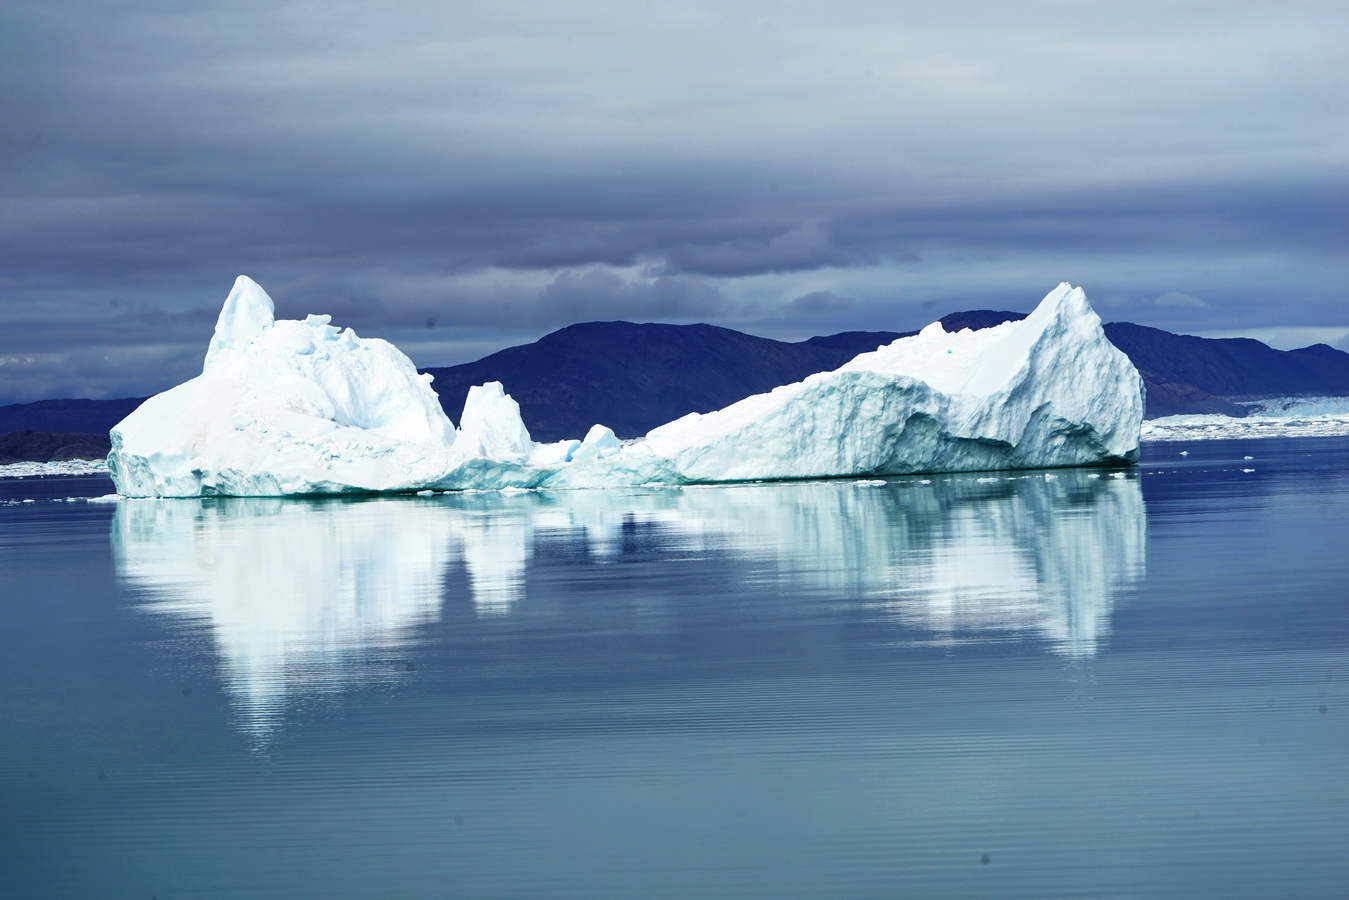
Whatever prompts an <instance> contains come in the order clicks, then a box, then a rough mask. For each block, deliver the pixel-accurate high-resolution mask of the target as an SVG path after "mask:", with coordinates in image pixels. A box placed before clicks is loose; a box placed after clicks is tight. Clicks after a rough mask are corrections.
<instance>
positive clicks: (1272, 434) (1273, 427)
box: [1142, 413, 1349, 441]
mask: <svg viewBox="0 0 1349 900" xmlns="http://www.w3.org/2000/svg"><path fill="white" fill-rule="evenodd" d="M1341 435H1349V413H1339V414H1322V415H1300V416H1293V415H1256V416H1246V417H1245V418H1241V419H1236V418H1233V417H1231V416H1166V417H1164V418H1160V419H1149V420H1148V421H1146V422H1144V423H1143V429H1142V437H1143V440H1144V441H1200V440H1222V439H1229V438H1262V437H1263V438H1276V437H1279V438H1282V437H1337V436H1341Z"/></svg>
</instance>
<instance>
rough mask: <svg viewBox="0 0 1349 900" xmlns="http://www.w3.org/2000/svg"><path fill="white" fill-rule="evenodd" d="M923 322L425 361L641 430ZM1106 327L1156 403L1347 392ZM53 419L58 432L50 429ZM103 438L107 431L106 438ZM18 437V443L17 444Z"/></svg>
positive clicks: (47, 409)
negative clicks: (792, 335) (780, 336)
mask: <svg viewBox="0 0 1349 900" xmlns="http://www.w3.org/2000/svg"><path fill="white" fill-rule="evenodd" d="M1021 318H1024V314H1023V313H1016V312H1007V311H995V310H972V311H968V312H959V313H952V314H951V315H948V316H944V317H943V318H942V319H941V322H942V327H944V328H945V329H946V330H947V331H958V330H959V329H961V328H976V329H977V328H987V327H991V326H993V325H997V324H1000V323H1002V322H1005V321H1009V320H1013V319H1021ZM915 333H916V332H891V331H845V332H841V333H839V334H832V335H825V336H821V337H813V338H809V339H807V340H804V341H798V342H786V341H776V340H771V339H769V338H762V337H755V336H753V335H749V334H744V333H743V332H739V331H734V330H732V329H729V328H721V327H719V326H715V325H660V324H634V323H631V322H586V323H582V324H578V325H570V326H568V327H566V328H562V329H560V330H558V331H554V332H552V333H551V334H547V335H544V336H543V337H541V338H539V339H538V340H537V341H535V342H533V343H531V344H524V345H521V346H518V347H510V348H507V349H505V350H501V351H499V352H497V353H493V354H491V355H490V356H486V357H483V358H482V359H480V360H477V361H476V362H471V363H465V364H464V365H459V366H447V367H439V368H430V369H426V370H424V371H427V372H430V373H431V374H432V375H434V376H435V381H434V383H433V387H434V388H435V390H436V392H437V393H438V394H439V395H440V401H441V405H442V406H443V407H444V409H445V411H446V413H447V414H448V415H449V416H450V418H451V419H454V420H457V419H458V416H459V412H460V410H462V409H463V405H464V398H465V396H466V395H467V394H468V389H469V388H470V387H472V386H473V385H477V384H483V383H485V382H488V381H500V382H501V383H502V384H503V385H505V388H506V390H507V391H508V392H509V393H510V394H511V396H513V397H514V398H515V399H516V400H517V401H518V402H519V404H520V412H521V415H522V417H523V418H524V421H525V424H526V425H527V426H528V427H529V430H530V434H531V435H532V436H533V437H534V439H535V440H539V441H555V440H561V439H563V438H570V437H580V436H581V435H583V434H585V432H586V431H587V429H589V428H590V426H591V425H594V424H595V423H597V422H599V423H603V424H605V425H608V426H609V427H611V428H613V429H614V432H615V433H616V434H617V435H618V436H619V437H637V436H640V435H642V434H645V433H646V432H647V431H649V430H650V429H651V428H654V427H655V426H657V425H660V424H662V423H664V422H668V421H671V420H672V419H676V418H678V417H680V416H682V415H684V414H686V413H689V412H708V411H711V410H714V409H720V408H721V407H723V406H727V405H729V404H731V403H734V402H735V401H737V400H740V399H742V398H743V397H747V396H749V395H750V394H757V393H762V392H764V391H768V390H771V389H772V388H774V387H777V386H778V385H781V384H788V383H790V382H794V381H800V380H801V379H802V378H805V377H806V376H807V375H810V374H812V373H814V372H822V371H828V370H830V369H835V368H837V367H839V366H840V365H842V364H843V363H845V362H847V361H848V360H849V359H851V358H852V357H854V356H856V355H857V354H858V353H863V352H866V351H869V350H874V349H876V348H877V347H879V346H881V345H882V344H887V343H889V342H891V341H893V340H895V339H897V338H900V337H905V336H907V335H910V334H915ZM1105 333H1106V336H1107V337H1108V338H1109V339H1110V340H1111V342H1112V343H1114V344H1115V346H1117V347H1119V348H1120V349H1121V350H1123V351H1124V352H1125V353H1126V354H1127V355H1128V356H1129V358H1130V359H1131V360H1133V363H1134V365H1135V366H1137V367H1138V370H1139V372H1140V373H1142V375H1143V380H1144V382H1145V384H1146V385H1147V391H1148V396H1147V415H1148V417H1149V418H1155V417H1157V416H1166V415H1176V414H1180V413H1223V414H1226V415H1233V416H1243V415H1245V413H1246V409H1245V408H1244V407H1242V406H1239V405H1237V403H1236V402H1235V401H1239V400H1254V399H1261V398H1269V397H1292V396H1312V395H1319V396H1349V353H1344V352H1343V351H1340V350H1336V349H1335V348H1333V347H1330V346H1327V345H1325V344H1315V345H1313V346H1310V347H1303V348H1301V349H1298V350H1287V351H1284V350H1275V349H1273V348H1272V347H1269V346H1267V345H1265V344H1263V343H1261V342H1259V341H1256V340H1251V339H1249V338H1223V339H1214V338H1201V337H1193V336H1190V335H1179V334H1172V333H1171V332H1168V331H1163V330H1161V329H1158V328H1149V327H1146V326H1143V325H1135V324H1133V323H1131V322H1111V323H1109V324H1107V325H1106V326H1105ZM142 399H143V398H126V399H119V400H41V401H38V402H36V403H24V404H15V405H11V406H0V435H5V434H6V433H11V432H20V431H26V432H31V433H32V434H29V435H28V436H26V437H25V438H23V439H19V438H18V436H14V437H13V438H12V439H10V440H9V441H8V444H7V445H6V446H5V448H4V450H3V451H0V455H4V456H5V457H7V458H14V457H15V456H16V455H21V454H23V453H28V454H29V456H27V457H21V456H20V458H29V459H42V458H60V457H59V456H57V457H52V456H46V457H43V456H42V454H44V453H55V454H61V453H69V452H71V451H70V450H69V449H65V448H69V447H71V446H73V445H75V444H78V443H79V442H78V441H77V440H75V438H73V437H72V433H73V434H74V435H75V436H78V435H81V434H83V435H100V436H106V434H107V432H108V430H109V429H111V428H112V427H113V426H114V425H116V424H117V422H119V421H121V420H122V418H124V417H125V416H126V415H127V414H128V413H129V412H131V410H133V409H135V408H136V406H137V405H139V404H140V402H141V400H142ZM47 432H56V433H58V434H59V439H47V438H44V437H41V436H40V435H41V433H47ZM103 440H104V441H106V437H104V438H103ZM9 444H12V445H13V446H12V447H11V446H9Z"/></svg>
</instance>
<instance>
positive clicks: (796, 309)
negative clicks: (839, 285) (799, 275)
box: [783, 291, 860, 316]
mask: <svg viewBox="0 0 1349 900" xmlns="http://www.w3.org/2000/svg"><path fill="white" fill-rule="evenodd" d="M859 306H860V304H859V303H858V302H857V301H856V300H853V299H852V298H850V297H844V296H841V295H839V294H836V293H834V292H833V291H811V292H810V293H809V294H802V295H801V296H800V297H796V298H794V299H792V300H789V301H788V302H787V303H786V304H784V306H783V312H784V313H788V314H792V315H804V316H814V315H821V314H824V313H839V312H847V311H849V310H854V309H857V308H858V307H859Z"/></svg>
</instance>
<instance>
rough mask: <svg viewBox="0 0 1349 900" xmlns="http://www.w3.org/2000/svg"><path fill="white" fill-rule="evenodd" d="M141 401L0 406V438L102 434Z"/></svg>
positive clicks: (78, 401)
mask: <svg viewBox="0 0 1349 900" xmlns="http://www.w3.org/2000/svg"><path fill="white" fill-rule="evenodd" d="M144 402H145V398H144V397H126V398H123V399H121V400H39V401H37V402H36V403H16V404H14V405H12V406H0V434H3V433H5V432H7V431H24V430H29V431H54V432H75V433H79V434H103V435H106V434H107V433H108V432H109V431H111V430H112V426H114V425H116V424H117V423H118V422H120V421H122V420H123V419H125V418H126V417H127V415H128V414H129V413H130V412H131V411H132V410H133V409H135V408H136V407H138V406H140V405H141V404H142V403H144Z"/></svg>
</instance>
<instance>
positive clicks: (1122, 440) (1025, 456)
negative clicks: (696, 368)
mask: <svg viewBox="0 0 1349 900" xmlns="http://www.w3.org/2000/svg"><path fill="white" fill-rule="evenodd" d="M1142 419H1143V382H1142V379H1141V378H1140V377H1139V374H1138V372H1137V370H1136V369H1134V367H1133V364H1132V363H1130V362H1129V359H1128V357H1126V356H1125V355H1124V354H1123V353H1122V352H1120V351H1119V350H1118V349H1116V348H1115V347H1114V346H1113V345H1112V344H1111V343H1110V342H1109V341H1108V340H1107V339H1106V337H1105V334H1104V332H1103V331H1102V329H1101V321H1100V319H1099V318H1098V317H1097V316H1096V314H1095V312H1093V311H1092V309H1091V306H1090V305H1089V304H1088V303H1087V298H1086V296H1085V295H1084V294H1083V292H1082V290H1081V289H1080V288H1074V287H1071V286H1070V285H1068V284H1066V283H1065V284H1061V285H1059V286H1058V287H1057V288H1055V289H1054V290H1053V291H1050V292H1049V294H1048V295H1047V296H1046V297H1045V298H1044V300H1043V301H1041V303H1040V305H1039V306H1038V307H1036V309H1035V311H1034V312H1032V313H1031V314H1030V316H1028V317H1027V318H1026V319H1024V320H1022V321H1020V322H1006V323H1004V324H1002V325H999V326H997V327H994V328H987V329H983V330H980V331H970V330H968V329H967V330H963V331H959V332H955V333H948V332H946V331H945V330H943V328H942V326H941V324H940V323H937V322H934V323H933V324H931V325H929V326H928V327H927V328H925V329H923V331H922V332H921V333H919V334H917V335H914V336H913V337H908V338H901V339H900V340H897V341H895V342H894V343H892V344H889V345H888V346H885V347H881V348H880V349H878V350H876V351H873V352H871V353H863V354H861V355H860V356H858V357H856V358H855V359H853V360H851V361H850V362H848V363H846V364H845V365H843V366H842V367H840V368H838V369H836V370H834V371H832V372H821V373H819V374H816V375H811V376H810V377H808V378H806V379H805V380H803V381H800V382H797V383H795V384H789V385H783V386H782V387H779V388H775V389H774V390H772V391H770V392H768V393H766V394H756V395H754V396H752V397H747V398H745V399H744V400H741V401H739V402H738V403H734V404H732V405H730V406H728V407H726V408H725V409H721V410H717V411H716V412H712V413H707V414H705V415H700V414H697V413H691V414H689V415H687V416H684V417H683V418H681V419H677V420H675V421H674V422H670V423H668V424H665V425H662V426H660V427H659V428H656V429H653V430H652V431H651V432H650V433H649V434H647V435H646V436H645V437H644V438H641V439H638V440H635V441H627V442H620V441H618V440H617V439H616V438H615V437H614V434H613V432H612V431H611V430H610V429H608V428H605V427H604V426H602V425H596V426H595V427H594V428H592V429H591V430H590V432H589V433H588V434H587V435H586V436H585V438H584V439H583V440H571V441H562V442H559V443H554V444H537V443H534V442H533V441H532V440H530V437H529V432H528V430H527V429H526V428H525V425H524V423H523V422H522V421H521V419H520V408H519V406H518V405H517V404H516V402H515V401H514V400H513V399H512V398H511V397H510V395H509V394H506V393H505V392H504V391H503V389H502V386H501V385H500V384H497V383H495V382H493V383H490V384H486V385H483V386H481V387H477V388H474V389H472V390H471V391H470V393H469V396H468V399H467V402H466V403H465V406H464V412H463V415H462V417H461V419H460V427H459V428H458V429H455V427H454V426H453V425H452V424H451V423H450V421H449V419H447V418H446V417H445V414H444V412H443V411H442V410H441V408H440V404H439V402H438V400H437V397H436V395H435V393H434V391H432V389H431V386H430V376H428V375H419V374H417V372H416V369H415V368H414V367H413V365H412V362H411V361H410V360H409V359H408V358H407V357H406V356H404V355H403V354H402V353H400V352H399V351H398V350H397V349H396V348H395V347H394V346H393V345H391V344H389V343H387V342H385V341H381V340H371V339H362V338H359V337H357V336H356V335H355V334H354V333H352V332H351V331H350V330H349V329H348V330H339V329H337V328H335V327H333V326H332V325H330V324H329V317H328V316H310V317H308V318H307V319H305V320H304V321H303V322H299V321H287V320H281V321H277V320H275V318H274V316H273V305H272V301H271V298H269V297H268V296H267V294H266V293H265V292H264V291H263V290H262V288H260V287H259V286H258V285H257V284H255V283H254V282H252V281H251V280H249V279H248V278H245V277H242V276H241V277H240V278H239V279H238V281H237V282H235V285H234V289H233V290H232V291H231V292H230V295H229V298H228V299H227V300H226V301H225V306H224V308H223V309H222V310H221V313H220V319H219V321H218V322H217V324H216V331H215V336H214V337H213V338H212V340H211V344H210V349H209V350H208V352H207V354H206V363H205V366H204V368H203V370H202V374H201V375H199V376H197V377H196V378H194V379H192V380H191V381H188V382H186V383H184V384H182V385H179V386H178V387H176V388H173V389H171V390H169V391H166V392H164V393H162V394H159V395H158V396H155V397H152V398H150V399H149V400H147V401H146V402H145V403H144V404H143V405H142V406H141V407H140V408H139V409H137V410H136V411H135V412H133V413H132V414H131V415H129V416H127V418H126V419H124V420H123V421H122V422H120V423H119V424H118V425H117V427H116V428H114V429H113V431H112V453H111V454H110V455H109V457H108V468H109V471H110V472H111V473H112V477H113V480H114V482H115V483H116V485H117V490H118V492H119V493H121V494H124V495H126V496H133V497H196V496H212V495H233V496H279V495H299V494H334V493H352V492H391V491H413V490H418V489H434V490H460V489H480V490H498V489H502V488H575V487H610V486H619V485H640V484H649V483H657V484H696V483H710V482H724V481H750V480H760V479H788V478H820V477H832V476H869V475H898V474H906V473H914V472H956V471H978V470H985V469H1016V468H1039V467H1055V466H1078V465H1099V464H1109V463H1126V462H1132V461H1134V460H1135V459H1136V458H1137V455H1138V441H1139V428H1140V425H1141V423H1142Z"/></svg>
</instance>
